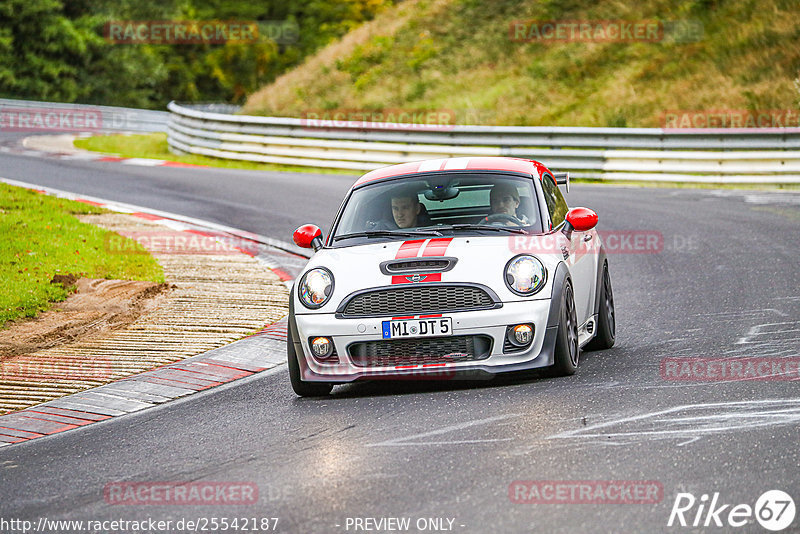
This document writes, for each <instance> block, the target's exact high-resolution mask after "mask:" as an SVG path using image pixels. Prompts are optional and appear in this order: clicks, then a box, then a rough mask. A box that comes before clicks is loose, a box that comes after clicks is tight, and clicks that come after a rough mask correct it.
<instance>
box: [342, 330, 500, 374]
mask: <svg viewBox="0 0 800 534" xmlns="http://www.w3.org/2000/svg"><path fill="white" fill-rule="evenodd" d="M347 352H348V354H349V355H350V359H351V360H352V361H353V365H357V366H359V367H391V366H395V365H417V364H425V363H444V362H449V363H452V362H467V361H475V360H485V359H486V358H488V357H489V354H491V352H492V338H491V337H489V336H451V337H436V338H417V339H387V340H381V341H363V342H358V343H353V344H351V345H350V346H349V347H347Z"/></svg>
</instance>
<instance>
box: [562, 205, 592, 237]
mask: <svg viewBox="0 0 800 534" xmlns="http://www.w3.org/2000/svg"><path fill="white" fill-rule="evenodd" d="M567 222H568V223H570V224H571V225H572V227H573V228H574V229H575V230H577V231H578V232H586V231H588V230H591V229H592V228H594V227H595V226H597V214H596V213H595V212H594V211H592V210H590V209H589V208H572V209H571V210H569V211H568V212H567Z"/></svg>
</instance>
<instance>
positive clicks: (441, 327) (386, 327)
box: [383, 317, 453, 339]
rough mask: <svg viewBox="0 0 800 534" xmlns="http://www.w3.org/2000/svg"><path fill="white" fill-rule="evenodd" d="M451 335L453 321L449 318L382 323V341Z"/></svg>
mask: <svg viewBox="0 0 800 534" xmlns="http://www.w3.org/2000/svg"><path fill="white" fill-rule="evenodd" d="M452 333H453V320H452V319H451V318H450V317H436V318H434V319H400V320H397V321H383V339H394V338H400V337H428V336H449V335H450V334H452Z"/></svg>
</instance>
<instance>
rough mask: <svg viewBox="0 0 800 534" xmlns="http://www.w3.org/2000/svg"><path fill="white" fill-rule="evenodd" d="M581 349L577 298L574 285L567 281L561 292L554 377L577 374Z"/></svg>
mask: <svg viewBox="0 0 800 534" xmlns="http://www.w3.org/2000/svg"><path fill="white" fill-rule="evenodd" d="M580 354H581V348H580V346H579V344H578V318H577V314H576V313H575V297H574V295H573V292H572V284H571V283H570V282H569V281H567V283H566V284H564V290H563V291H562V292H561V310H560V315H559V320H558V333H557V334H556V347H555V354H554V360H555V361H554V363H553V366H552V367H551V368H550V374H552V375H553V376H568V375H572V374H575V370H576V369H577V368H578V360H579V359H580Z"/></svg>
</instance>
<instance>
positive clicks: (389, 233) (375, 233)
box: [333, 230, 442, 241]
mask: <svg viewBox="0 0 800 534" xmlns="http://www.w3.org/2000/svg"><path fill="white" fill-rule="evenodd" d="M393 236H403V237H420V236H422V237H431V236H439V237H441V236H442V233H441V232H437V231H436V230H425V231H420V232H414V231H410V230H406V231H403V230H369V231H367V232H355V233H352V234H344V235H337V236H336V237H334V238H333V240H334V241H339V240H340V239H351V238H353V237H393Z"/></svg>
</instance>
